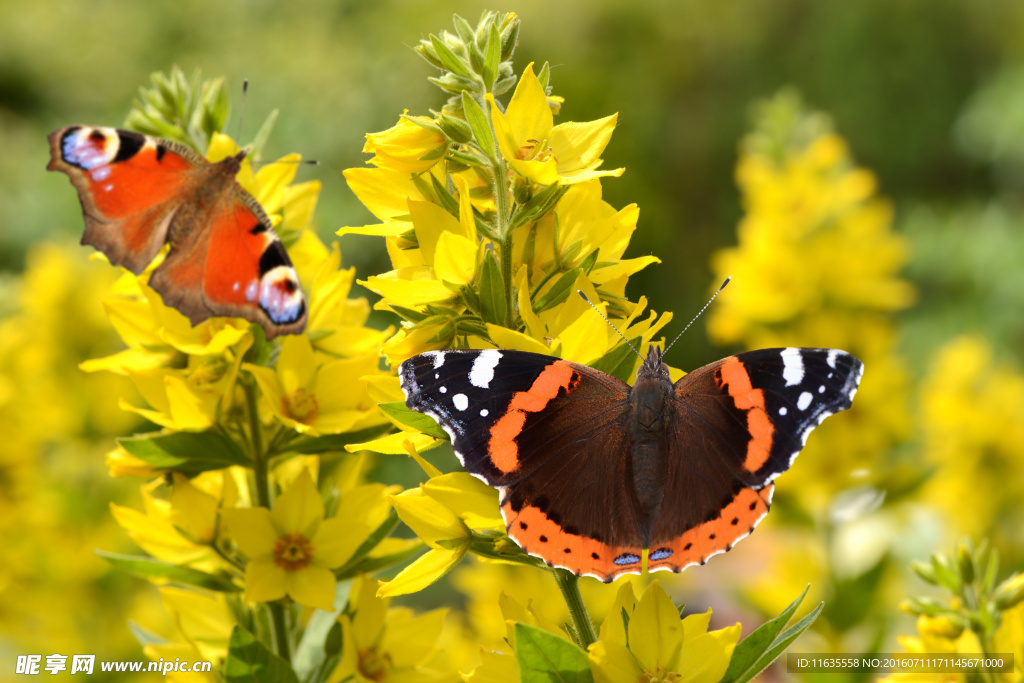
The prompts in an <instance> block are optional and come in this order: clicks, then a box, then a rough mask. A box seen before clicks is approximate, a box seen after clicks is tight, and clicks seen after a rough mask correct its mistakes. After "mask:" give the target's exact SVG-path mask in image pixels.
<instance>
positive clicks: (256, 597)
mask: <svg viewBox="0 0 1024 683" xmlns="http://www.w3.org/2000/svg"><path fill="white" fill-rule="evenodd" d="M286 574H287V572H285V570H284V569H281V567H278V566H277V563H275V562H274V558H273V557H271V556H270V555H264V556H263V557H257V558H254V559H250V560H249V564H248V565H246V567H245V600H246V602H270V601H271V600H280V599H281V598H283V597H284V596H285V595H287V594H288V582H287V579H286V578H285V575H286Z"/></svg>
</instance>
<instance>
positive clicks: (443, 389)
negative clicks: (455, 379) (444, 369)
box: [438, 387, 448, 394]
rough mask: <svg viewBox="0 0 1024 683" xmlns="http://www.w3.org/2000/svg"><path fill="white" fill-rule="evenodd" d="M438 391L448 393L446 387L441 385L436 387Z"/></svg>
mask: <svg viewBox="0 0 1024 683" xmlns="http://www.w3.org/2000/svg"><path fill="white" fill-rule="evenodd" d="M438 391H440V392H441V393H442V394H447V393H448V387H441V388H440V389H438Z"/></svg>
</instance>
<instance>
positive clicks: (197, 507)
mask: <svg viewBox="0 0 1024 683" xmlns="http://www.w3.org/2000/svg"><path fill="white" fill-rule="evenodd" d="M219 505H220V501H218V500H217V499H216V498H214V497H213V496H211V495H210V494H208V493H204V492H202V491H200V490H199V489H197V488H195V487H194V486H192V484H191V483H190V482H189V480H188V479H186V478H185V477H184V476H183V475H182V474H180V473H178V472H175V473H174V491H173V492H172V493H171V523H172V524H174V526H176V527H178V528H179V529H182V530H184V531H185V532H186V533H188V534H189V535H190V536H191V537H192V538H194V539H195V540H196V541H197V542H199V543H210V542H211V541H213V532H214V526H215V525H216V523H217V508H218V507H219Z"/></svg>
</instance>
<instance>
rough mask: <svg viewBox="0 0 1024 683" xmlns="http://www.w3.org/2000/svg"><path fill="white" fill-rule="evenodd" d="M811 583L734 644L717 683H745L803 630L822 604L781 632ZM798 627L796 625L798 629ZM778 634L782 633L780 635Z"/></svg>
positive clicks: (764, 667) (812, 619)
mask: <svg viewBox="0 0 1024 683" xmlns="http://www.w3.org/2000/svg"><path fill="white" fill-rule="evenodd" d="M809 589H810V586H807V587H806V588H804V590H803V592H802V593H801V594H800V595H799V596H798V597H797V599H796V600H794V601H793V602H791V603H790V604H789V606H788V607H786V609H784V610H782V612H781V613H780V614H779V616H777V617H775V618H774V619H772V620H770V621H767V622H765V623H764V624H761V626H759V627H758V628H757V629H756V630H755V631H754V632H753V633H751V634H750V635H749V636H747V637H746V638H744V639H743V640H741V641H740V642H739V644H737V645H736V649H735V650H734V651H733V653H732V660H731V661H730V662H729V668H728V670H726V672H725V676H724V677H723V678H722V680H721V681H720V683H746V681H749V680H750V679H751V678H753V677H754V676H756V675H757V674H759V673H760V672H761V671H763V670H764V669H766V668H767V667H768V665H769V664H771V663H772V661H774V659H775V658H776V657H778V656H779V654H781V653H782V651H783V650H785V649H786V647H788V646H789V644H790V643H791V642H793V641H794V640H796V637H797V636H799V635H800V634H801V633H803V632H804V631H805V630H806V629H807V627H808V626H810V625H811V623H812V622H813V621H814V619H815V618H816V617H817V616H818V614H819V613H820V612H821V609H822V607H823V606H824V604H823V603H822V604H819V605H818V606H817V607H816V608H815V609H814V610H813V611H811V612H810V613H809V614H808V615H807V616H805V617H804V618H803V619H801V620H800V621H799V622H797V623H796V624H795V625H794V626H793V627H792V628H790V629H788V630H786V631H785V632H783V631H782V630H783V629H784V628H785V626H786V624H788V623H789V620H790V619H792V618H793V615H794V614H795V613H796V610H797V608H798V607H800V603H801V602H803V600H804V598H805V597H806V596H807V591H808V590H809ZM798 627H799V628H798ZM780 633H781V634H782V635H781V636H780ZM772 653H774V654H772Z"/></svg>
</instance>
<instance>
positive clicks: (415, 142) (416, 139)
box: [363, 115, 445, 173]
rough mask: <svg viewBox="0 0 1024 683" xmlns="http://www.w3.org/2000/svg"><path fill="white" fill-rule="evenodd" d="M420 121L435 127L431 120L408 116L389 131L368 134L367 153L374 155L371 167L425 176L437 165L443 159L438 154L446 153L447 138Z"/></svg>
mask: <svg viewBox="0 0 1024 683" xmlns="http://www.w3.org/2000/svg"><path fill="white" fill-rule="evenodd" d="M416 121H423V122H426V123H427V125H428V126H429V125H431V124H433V121H432V120H431V119H425V118H424V117H422V116H408V115H406V116H403V117H402V118H401V119H400V120H399V121H398V123H397V124H395V125H394V126H392V127H391V128H388V129H387V130H385V131H382V132H380V133H367V134H366V144H365V145H363V152H365V153H368V154H373V155H374V157H373V158H372V159H370V160H369V162H368V163H371V164H373V165H374V166H380V167H381V168H389V169H392V170H395V171H401V172H404V173H422V172H423V171H426V170H427V169H429V168H430V167H431V166H433V165H434V164H436V163H437V162H438V161H439V160H440V159H441V158H442V155H441V154H439V153H438V152H439V151H440V152H443V151H444V150H443V147H444V145H445V138H444V135H442V134H441V133H440V132H435V131H434V130H432V129H431V128H428V127H425V126H421V125H419V124H417V123H415V122H416ZM439 148H440V149H439Z"/></svg>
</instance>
